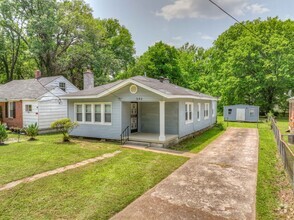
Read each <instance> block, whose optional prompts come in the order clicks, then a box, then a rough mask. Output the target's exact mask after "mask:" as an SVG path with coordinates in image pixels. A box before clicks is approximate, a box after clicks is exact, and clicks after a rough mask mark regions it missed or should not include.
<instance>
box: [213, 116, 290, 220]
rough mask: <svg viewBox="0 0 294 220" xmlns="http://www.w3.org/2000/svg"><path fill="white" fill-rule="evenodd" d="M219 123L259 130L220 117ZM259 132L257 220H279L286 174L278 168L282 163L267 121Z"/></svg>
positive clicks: (260, 124) (261, 123)
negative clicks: (278, 208) (278, 212)
mask: <svg viewBox="0 0 294 220" xmlns="http://www.w3.org/2000/svg"><path fill="white" fill-rule="evenodd" d="M218 121H220V122H221V123H223V125H224V127H227V125H228V127H245V128H257V124H256V123H239V122H228V123H227V122H223V118H222V117H219V119H218ZM258 131H259V141H260V143H259V155H258V157H259V158H258V159H259V160H258V179H257V198H256V211H257V219H259V220H271V219H273V220H274V219H278V217H277V216H276V213H275V209H276V208H277V207H278V205H279V204H280V200H279V197H278V193H279V190H280V182H279V181H281V180H284V179H285V174H284V172H281V171H280V170H279V169H278V167H279V164H280V163H281V162H280V160H279V159H278V158H277V147H276V142H275V139H274V135H273V132H272V130H270V125H269V124H268V123H266V122H265V121H263V122H260V123H258Z"/></svg>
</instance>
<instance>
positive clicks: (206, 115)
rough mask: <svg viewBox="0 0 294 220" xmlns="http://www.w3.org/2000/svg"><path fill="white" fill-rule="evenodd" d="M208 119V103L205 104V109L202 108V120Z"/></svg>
mask: <svg viewBox="0 0 294 220" xmlns="http://www.w3.org/2000/svg"><path fill="white" fill-rule="evenodd" d="M208 118H209V103H205V108H204V119H208Z"/></svg>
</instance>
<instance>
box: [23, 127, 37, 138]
mask: <svg viewBox="0 0 294 220" xmlns="http://www.w3.org/2000/svg"><path fill="white" fill-rule="evenodd" d="M25 132H26V135H28V136H30V140H36V139H35V137H36V136H37V135H38V132H39V126H38V124H37V123H34V124H30V125H29V126H28V127H26V128H25Z"/></svg>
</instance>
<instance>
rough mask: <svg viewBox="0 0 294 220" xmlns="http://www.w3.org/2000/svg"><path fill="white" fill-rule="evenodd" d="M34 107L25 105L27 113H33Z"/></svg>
mask: <svg viewBox="0 0 294 220" xmlns="http://www.w3.org/2000/svg"><path fill="white" fill-rule="evenodd" d="M32 109H33V108H32V105H25V111H26V112H32Z"/></svg>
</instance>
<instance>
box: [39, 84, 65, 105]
mask: <svg viewBox="0 0 294 220" xmlns="http://www.w3.org/2000/svg"><path fill="white" fill-rule="evenodd" d="M37 82H38V83H39V84H40V85H41V86H42V87H43V88H44V89H45V90H46V91H47V92H49V93H51V94H52V95H53V96H55V97H56V98H58V102H59V104H60V103H61V98H60V97H59V96H57V95H55V94H54V93H53V92H51V91H50V90H49V89H47V88H46V87H45V86H44V85H43V84H42V83H41V82H40V81H39V79H37Z"/></svg>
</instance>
